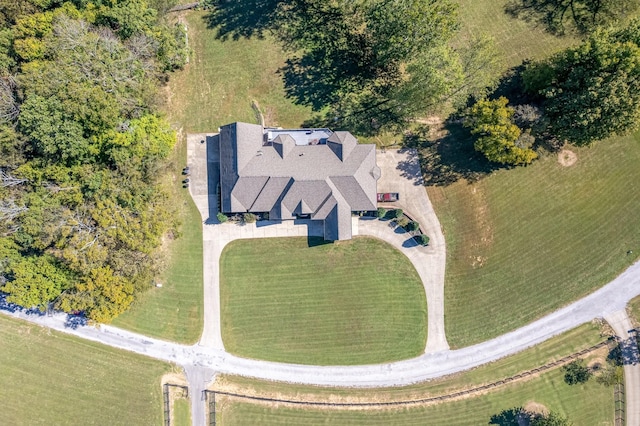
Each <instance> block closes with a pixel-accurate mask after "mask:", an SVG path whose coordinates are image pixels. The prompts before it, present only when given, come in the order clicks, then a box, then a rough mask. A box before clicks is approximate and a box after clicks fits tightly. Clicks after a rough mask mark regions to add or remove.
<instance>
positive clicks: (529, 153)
mask: <svg viewBox="0 0 640 426" xmlns="http://www.w3.org/2000/svg"><path fill="white" fill-rule="evenodd" d="M508 102H509V101H508V99H506V98H504V97H501V98H499V99H496V100H488V99H482V100H480V101H478V102H476V103H475V104H474V105H473V106H472V107H471V108H470V109H469V112H468V114H467V117H466V120H465V126H467V127H469V128H470V129H471V133H472V134H474V135H478V136H479V137H478V139H477V140H476V142H475V144H474V147H475V149H476V151H479V152H481V153H482V154H484V156H485V157H486V158H487V159H488V160H489V161H494V162H496V163H501V164H509V165H524V164H529V163H531V162H532V161H533V160H534V159H535V158H536V157H537V154H536V153H535V152H534V151H533V150H532V149H529V148H521V147H519V146H518V145H517V144H516V142H517V141H518V138H519V137H520V134H521V131H520V128H518V126H516V125H515V124H514V123H513V114H514V110H513V108H510V107H507V103H508Z"/></svg>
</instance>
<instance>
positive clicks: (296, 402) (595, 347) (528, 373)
mask: <svg viewBox="0 0 640 426" xmlns="http://www.w3.org/2000/svg"><path fill="white" fill-rule="evenodd" d="M610 341H611V339H608V340H606V341H603V342H600V343H598V344H596V345H593V346H591V347H589V348H586V349H583V350H581V351H579V352H576V353H574V354H571V355H568V356H565V357H564V358H561V359H558V360H556V361H553V362H550V363H547V364H545V365H543V366H541V367H538V368H534V369H531V370H528V371H525V372H523V373H519V374H516V375H513V376H510V377H507V378H505V379H502V380H498V381H495V382H492V383H488V384H486V385H482V386H476V387H473V388H470V389H465V390H462V391H458V392H453V393H450V394H445V395H438V396H432V397H427V398H419V399H409V400H399V401H388V402H322V401H302V400H295V399H284V398H269V397H265V396H255V395H246V394H240V393H235V392H225V391H219V390H208V391H206V392H207V395H208V396H209V395H210V394H213V396H212V399H213V412H214V418H215V395H216V394H218V395H224V396H228V397H232V398H238V399H246V400H252V401H261V402H275V403H281V404H291V405H306V406H316V407H391V406H406V405H418V404H426V403H431V402H442V401H448V400H451V399H455V398H460V397H463V396H467V395H470V394H474V393H478V392H483V391H486V390H489V389H494V388H496V387H499V386H503V385H506V384H508V383H511V382H514V381H516V380H520V379H524V378H526V377H529V376H532V375H535V374H538V373H542V372H544V371H547V370H550V369H552V368H554V367H557V366H560V365H563V364H566V363H568V362H570V361H573V360H574V359H576V358H579V357H581V356H583V355H586V354H588V353H590V352H593V351H596V350H598V349H600V348H602V347H604V346H607V345H608V344H609V342H610ZM623 399H624V398H623ZM210 410H211V403H210ZM623 419H624V416H623ZM210 424H211V425H215V422H214V423H210ZM616 424H617V423H616Z"/></svg>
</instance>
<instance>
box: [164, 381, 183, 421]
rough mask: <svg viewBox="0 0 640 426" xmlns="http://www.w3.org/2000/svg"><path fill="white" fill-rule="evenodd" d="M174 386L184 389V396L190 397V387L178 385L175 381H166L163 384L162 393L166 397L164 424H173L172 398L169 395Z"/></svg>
mask: <svg viewBox="0 0 640 426" xmlns="http://www.w3.org/2000/svg"><path fill="white" fill-rule="evenodd" d="M170 387H174V388H178V389H181V390H182V397H183V398H189V388H188V387H187V386H183V385H176V384H173V383H165V384H164V385H162V395H163V399H164V425H165V426H171V398H170V395H169V388H170Z"/></svg>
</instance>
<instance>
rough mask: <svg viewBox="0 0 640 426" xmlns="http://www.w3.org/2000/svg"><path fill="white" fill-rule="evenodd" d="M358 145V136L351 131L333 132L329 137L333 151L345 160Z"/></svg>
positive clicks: (328, 144)
mask: <svg viewBox="0 0 640 426" xmlns="http://www.w3.org/2000/svg"><path fill="white" fill-rule="evenodd" d="M356 145H358V141H357V140H356V138H355V137H354V136H353V135H352V134H351V133H349V132H343V131H340V132H333V134H332V135H331V136H329V138H328V139H327V146H328V147H329V148H330V149H331V151H333V153H334V154H335V155H336V157H338V158H339V159H340V161H343V162H344V160H345V159H346V158H347V157H349V154H351V151H353V148H355V147H356Z"/></svg>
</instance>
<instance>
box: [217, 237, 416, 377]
mask: <svg viewBox="0 0 640 426" xmlns="http://www.w3.org/2000/svg"><path fill="white" fill-rule="evenodd" d="M220 268H221V283H220V295H221V305H222V334H223V336H222V337H223V341H224V344H225V348H226V349H227V350H228V351H229V352H231V353H234V354H237V355H241V356H245V357H249V358H260V359H267V360H272V361H282V362H293V363H301V364H320V365H329V364H344V365H349V364H370V363H379V362H385V361H393V360H400V359H406V358H411V357H414V356H417V355H419V354H420V353H422V352H423V351H424V347H425V343H426V330H427V307H426V300H425V293H424V288H423V286H422V283H421V281H420V279H419V277H418V274H417V272H416V271H415V269H414V268H413V265H411V263H410V262H409V260H408V259H407V258H406V257H405V256H404V255H403V254H402V253H400V252H399V251H397V250H396V249H394V248H393V247H391V246H390V245H388V244H387V243H384V242H382V241H379V240H376V239H372V238H364V237H358V238H355V239H353V240H351V241H344V242H336V243H333V244H323V242H322V240H321V239H319V238H311V239H309V240H308V239H307V238H277V239H271V238H268V239H256V240H237V241H234V242H232V243H231V244H229V246H227V247H226V248H225V250H224V251H223V253H222V256H221V260H220Z"/></svg>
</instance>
